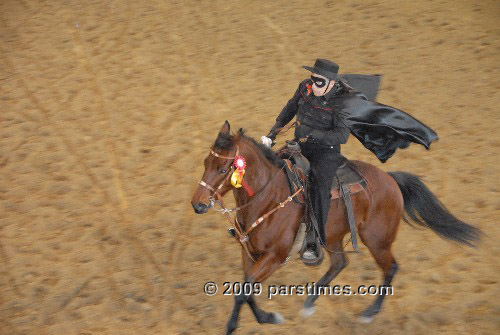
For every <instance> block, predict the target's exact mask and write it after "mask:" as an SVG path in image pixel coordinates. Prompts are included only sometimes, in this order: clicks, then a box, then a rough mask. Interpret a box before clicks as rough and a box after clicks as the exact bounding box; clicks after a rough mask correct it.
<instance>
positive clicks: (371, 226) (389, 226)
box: [360, 218, 399, 323]
mask: <svg viewBox="0 0 500 335" xmlns="http://www.w3.org/2000/svg"><path fill="white" fill-rule="evenodd" d="M398 224H399V218H394V219H393V220H390V222H387V221H385V222H382V221H381V218H377V219H373V220H370V222H368V224H366V225H365V227H364V228H365V229H363V230H361V231H360V237H361V240H362V241H363V243H364V244H365V245H366V246H367V247H368V249H369V250H370V252H371V253H372V255H373V257H374V258H375V261H376V262H377V264H378V265H379V266H380V268H381V269H382V272H383V274H384V284H383V286H382V287H379V290H378V291H379V292H378V294H379V295H378V296H377V299H375V301H374V302H373V304H371V305H370V306H369V307H368V308H367V309H365V310H364V311H363V313H361V316H360V321H361V322H364V323H368V322H371V321H372V319H373V317H374V316H375V315H376V314H377V313H378V312H379V311H380V309H381V307H382V303H383V302H384V298H385V296H386V295H387V294H390V292H392V287H389V286H390V284H391V282H392V278H393V277H394V275H395V274H396V272H397V271H398V263H396V260H395V259H394V256H393V255H392V252H391V245H392V242H393V241H394V239H395V237H396V230H397V226H398Z"/></svg>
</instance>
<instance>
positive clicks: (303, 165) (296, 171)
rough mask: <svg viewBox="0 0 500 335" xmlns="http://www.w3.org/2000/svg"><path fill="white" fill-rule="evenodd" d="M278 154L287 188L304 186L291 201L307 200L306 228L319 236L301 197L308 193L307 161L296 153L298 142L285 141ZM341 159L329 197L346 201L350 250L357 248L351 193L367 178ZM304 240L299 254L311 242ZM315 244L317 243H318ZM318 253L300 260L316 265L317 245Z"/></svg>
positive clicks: (309, 211)
mask: <svg viewBox="0 0 500 335" xmlns="http://www.w3.org/2000/svg"><path fill="white" fill-rule="evenodd" d="M278 156H279V157H280V158H282V159H283V160H284V161H285V171H286V174H287V176H288V182H289V185H290V192H292V194H293V193H295V192H296V191H297V190H298V189H299V188H300V187H304V189H305V190H306V191H305V192H304V193H303V194H302V195H301V198H299V199H294V201H296V202H299V203H305V202H307V203H308V206H307V207H306V208H307V210H306V213H307V214H306V226H307V228H306V229H307V231H309V230H311V229H314V230H316V234H317V236H319V231H318V230H319V229H318V225H317V222H316V220H315V218H314V215H312V208H311V206H310V204H309V201H307V199H306V198H305V194H308V191H307V188H308V187H307V185H308V184H307V177H308V176H309V172H310V164H309V161H308V160H307V158H306V157H304V156H303V155H302V154H301V153H300V146H299V145H298V143H297V142H293V141H287V145H286V146H284V147H283V148H281V149H280V150H279V151H278ZM343 159H344V162H343V163H342V164H341V165H340V166H339V168H338V169H337V174H336V177H335V178H334V179H333V182H332V185H331V191H330V192H331V193H330V194H331V197H332V199H339V198H342V199H343V201H344V203H345V205H346V209H347V217H348V221H349V228H350V231H351V239H352V245H353V249H354V251H355V252H357V251H358V242H357V228H356V219H355V217H354V211H353V209H352V201H351V194H356V193H358V192H360V191H362V190H364V189H365V188H366V186H367V182H366V180H364V178H363V177H362V176H361V174H360V173H359V172H358V171H357V170H356V168H355V166H354V164H352V163H351V162H350V161H349V160H348V159H347V158H345V157H343ZM308 235H309V234H308ZM306 240H307V238H305V239H304V241H303V246H302V248H301V252H300V253H301V255H302V253H303V252H304V251H305V249H306V246H307V244H308V243H310V242H311V241H306ZM312 242H314V241H312ZM317 245H319V243H318V244H317ZM318 254H319V255H320V257H318V259H315V260H314V262H310V263H308V262H306V261H305V260H304V259H303V261H304V262H305V263H306V265H319V264H321V262H322V261H323V251H322V248H321V247H319V250H318Z"/></svg>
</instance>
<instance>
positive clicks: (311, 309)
mask: <svg viewBox="0 0 500 335" xmlns="http://www.w3.org/2000/svg"><path fill="white" fill-rule="evenodd" d="M314 312H316V306H311V307H304V308H302V311H301V312H300V314H301V315H302V316H303V317H304V318H308V317H310V316H311V315H313V314H314Z"/></svg>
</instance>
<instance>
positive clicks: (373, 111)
mask: <svg viewBox="0 0 500 335" xmlns="http://www.w3.org/2000/svg"><path fill="white" fill-rule="evenodd" d="M341 80H342V81H344V83H347V84H348V86H350V87H351V88H352V90H350V92H349V94H347V95H345V96H344V97H343V98H342V99H343V100H342V102H341V103H342V108H341V112H340V117H341V120H342V121H343V122H344V124H345V125H346V126H347V127H348V128H349V129H350V131H351V134H353V135H354V136H355V137H356V138H357V139H358V140H359V141H360V142H361V143H362V144H363V145H364V146H365V147H366V148H367V149H368V150H370V151H371V152H373V153H374V154H375V155H376V156H377V158H378V159H379V160H380V161H381V162H382V163H384V162H385V161H387V160H388V159H389V158H390V157H391V156H392V155H393V154H394V153H395V152H396V150H397V149H398V148H401V149H404V148H407V147H408V146H409V145H410V144H411V142H413V143H418V144H421V145H423V146H425V148H426V149H429V147H430V145H431V143H432V142H433V141H436V140H437V139H438V136H437V134H436V132H434V131H433V130H432V129H431V128H429V127H428V126H426V125H425V124H423V123H422V122H420V121H419V120H417V119H415V118H414V117H412V116H411V115H409V114H407V113H405V112H403V111H401V110H399V109H396V108H394V107H391V106H387V105H383V104H380V103H377V102H375V101H371V100H375V97H376V95H377V91H378V87H379V85H380V76H379V75H376V76H370V75H349V74H347V75H343V76H342V77H341Z"/></svg>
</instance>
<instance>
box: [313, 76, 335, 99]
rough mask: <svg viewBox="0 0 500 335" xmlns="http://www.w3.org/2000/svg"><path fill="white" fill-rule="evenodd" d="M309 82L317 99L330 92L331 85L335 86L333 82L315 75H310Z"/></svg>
mask: <svg viewBox="0 0 500 335" xmlns="http://www.w3.org/2000/svg"><path fill="white" fill-rule="evenodd" d="M311 80H312V82H313V84H312V91H313V93H314V95H315V96H317V97H321V96H323V95H325V94H326V93H328V92H329V91H330V90H331V88H332V87H333V85H335V80H329V79H328V78H326V77H324V76H322V75H320V74H316V73H312V74H311ZM327 85H328V87H327Z"/></svg>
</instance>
